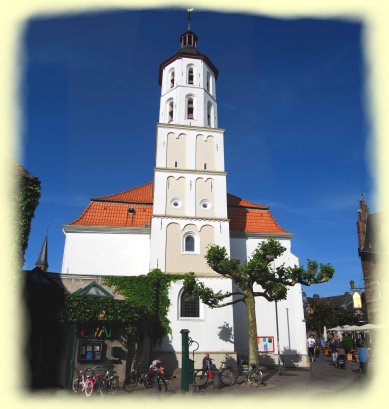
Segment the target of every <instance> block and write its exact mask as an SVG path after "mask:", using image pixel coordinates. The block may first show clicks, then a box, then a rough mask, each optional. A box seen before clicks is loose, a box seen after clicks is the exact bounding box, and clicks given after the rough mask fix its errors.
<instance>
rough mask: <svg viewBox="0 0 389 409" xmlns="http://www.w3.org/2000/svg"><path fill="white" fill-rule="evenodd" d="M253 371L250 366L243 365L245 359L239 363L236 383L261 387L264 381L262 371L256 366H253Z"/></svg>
mask: <svg viewBox="0 0 389 409" xmlns="http://www.w3.org/2000/svg"><path fill="white" fill-rule="evenodd" d="M250 366H251V369H249V366H248V365H244V364H243V359H241V360H240V361H239V365H238V368H237V372H236V378H235V382H236V383H238V384H241V383H243V382H245V383H246V385H250V386H259V385H260V384H261V383H262V380H263V374H262V371H261V370H259V369H257V368H256V364H251V365H250Z"/></svg>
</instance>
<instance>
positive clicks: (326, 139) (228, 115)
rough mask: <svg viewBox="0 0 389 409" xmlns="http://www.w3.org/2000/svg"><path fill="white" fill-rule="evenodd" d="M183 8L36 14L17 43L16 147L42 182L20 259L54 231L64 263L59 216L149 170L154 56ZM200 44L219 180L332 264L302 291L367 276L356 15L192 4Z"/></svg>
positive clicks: (52, 254) (323, 291)
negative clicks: (217, 144) (205, 8)
mask: <svg viewBox="0 0 389 409" xmlns="http://www.w3.org/2000/svg"><path fill="white" fill-rule="evenodd" d="M185 29H186V13H185V11H184V10H178V9H164V10H154V11H150V10H149V11H112V12H104V13H89V14H85V13H84V14H79V15H77V14H73V15H71V16H70V15H58V16H57V17H50V18H47V17H43V16H42V18H34V19H31V20H30V21H29V22H28V24H27V25H26V28H25V31H24V35H23V38H22V40H23V42H22V44H21V48H22V50H23V54H24V57H23V58H24V66H23V82H22V87H21V107H22V114H23V118H24V124H25V127H24V131H23V135H22V138H21V154H22V157H21V158H20V160H21V162H22V164H23V166H24V167H25V168H26V169H27V170H28V171H29V172H30V173H32V174H33V175H34V176H37V177H38V178H39V179H40V180H41V182H42V197H41V200H40V204H39V207H38V208H37V210H36V213H35V218H34V220H33V223H32V231H31V235H30V240H29V246H28V249H27V252H26V256H25V258H26V263H25V268H33V267H34V264H35V262H36V260H37V257H38V255H39V251H40V248H41V245H42V242H43V239H44V235H45V232H46V229H47V228H48V229H49V265H50V267H49V270H50V271H54V272H60V270H61V264H62V254H63V248H64V241H65V240H64V234H63V232H62V225H64V224H67V223H69V222H71V221H73V220H74V219H75V218H77V217H78V216H79V215H80V213H81V212H82V211H83V209H84V208H85V207H86V206H87V204H88V202H89V199H90V198H91V197H97V196H103V195H109V194H112V193H117V192H119V191H123V190H127V189H129V188H132V187H135V186H138V185H140V184H143V183H146V182H149V181H151V180H152V178H153V167H154V146H155V124H156V123H157V121H158V109H159V97H160V88H159V85H158V68H159V64H160V63H162V62H163V61H165V60H166V59H167V58H168V57H170V56H171V55H173V54H174V53H175V52H176V51H177V50H178V48H179V43H178V39H179V36H180V34H181V33H182V32H183V31H185ZM192 29H193V31H195V32H196V34H197V35H198V37H199V41H198V48H199V49H200V51H201V52H202V53H204V54H206V55H207V56H208V57H209V58H210V59H211V61H212V62H213V63H214V64H215V65H216V67H217V68H218V69H219V71H220V74H219V78H218V81H217V100H218V116H219V126H220V127H221V128H224V129H226V133H225V162H226V170H227V172H228V177H227V188H228V191H229V192H230V193H232V194H234V195H237V196H240V197H243V198H245V199H247V200H251V201H254V202H257V203H261V204H265V205H269V206H270V209H271V211H272V213H273V215H274V216H275V218H276V219H277V221H278V222H279V223H280V225H281V226H282V227H284V228H285V229H287V230H289V231H290V232H292V233H293V234H294V237H293V241H292V251H293V252H294V254H296V255H297V256H298V257H299V259H300V263H301V264H304V265H305V263H306V260H307V259H308V258H311V259H315V260H317V261H319V262H323V263H327V262H329V263H331V264H332V265H334V267H335V268H336V273H335V277H334V278H333V280H331V281H330V282H329V283H326V284H322V285H319V286H312V287H306V288H305V289H304V290H305V292H306V293H307V295H313V294H314V293H318V294H320V295H322V296H325V295H335V294H339V293H343V292H345V291H347V290H348V289H349V281H350V279H353V280H354V281H355V282H356V284H357V285H360V284H362V281H361V280H362V273H361V266H360V260H359V257H358V251H357V248H358V244H357V236H356V220H357V209H358V198H359V197H360V195H361V194H362V193H365V197H366V199H367V202H368V204H369V207H370V209H371V211H373V212H374V211H377V209H376V205H375V203H374V191H375V182H374V179H373V176H372V174H371V169H370V162H371V160H370V158H369V155H368V147H369V133H370V126H369V118H368V117H367V111H368V105H367V102H366V101H367V98H366V96H365V93H366V90H365V80H366V75H367V72H366V61H365V60H364V51H363V29H364V28H363V25H362V23H361V22H358V21H357V20H353V21H352V20H341V19H332V20H326V19H282V20H281V19H274V18H268V17H265V16H256V15H243V14H242V15H239V14H223V13H210V12H209V13H208V12H207V13H203V12H195V13H194V14H193V18H192Z"/></svg>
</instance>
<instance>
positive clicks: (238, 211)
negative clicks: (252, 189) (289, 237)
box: [227, 207, 289, 234]
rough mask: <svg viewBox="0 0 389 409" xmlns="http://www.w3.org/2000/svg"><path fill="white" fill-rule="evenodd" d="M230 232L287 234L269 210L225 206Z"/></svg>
mask: <svg viewBox="0 0 389 409" xmlns="http://www.w3.org/2000/svg"><path fill="white" fill-rule="evenodd" d="M227 212H228V218H229V219H230V231H231V232H244V233H271V234H288V233H289V232H288V231H286V230H284V229H283V228H282V227H280V225H279V224H278V223H277V222H276V220H275V219H274V217H273V215H272V214H271V213H270V211H269V210H262V209H250V208H245V207H227Z"/></svg>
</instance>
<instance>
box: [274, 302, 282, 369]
mask: <svg viewBox="0 0 389 409" xmlns="http://www.w3.org/2000/svg"><path fill="white" fill-rule="evenodd" d="M274 303H275V307H276V329H277V355H278V375H281V361H280V334H279V330H278V308H277V300H275V301H274Z"/></svg>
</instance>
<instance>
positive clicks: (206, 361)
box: [202, 352, 212, 372]
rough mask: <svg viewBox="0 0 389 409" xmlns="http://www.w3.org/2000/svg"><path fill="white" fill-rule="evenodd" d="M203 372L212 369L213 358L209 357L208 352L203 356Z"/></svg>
mask: <svg viewBox="0 0 389 409" xmlns="http://www.w3.org/2000/svg"><path fill="white" fill-rule="evenodd" d="M202 369H203V372H208V371H212V358H210V357H209V353H208V352H207V353H206V354H205V356H204V358H203V368H202Z"/></svg>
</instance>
